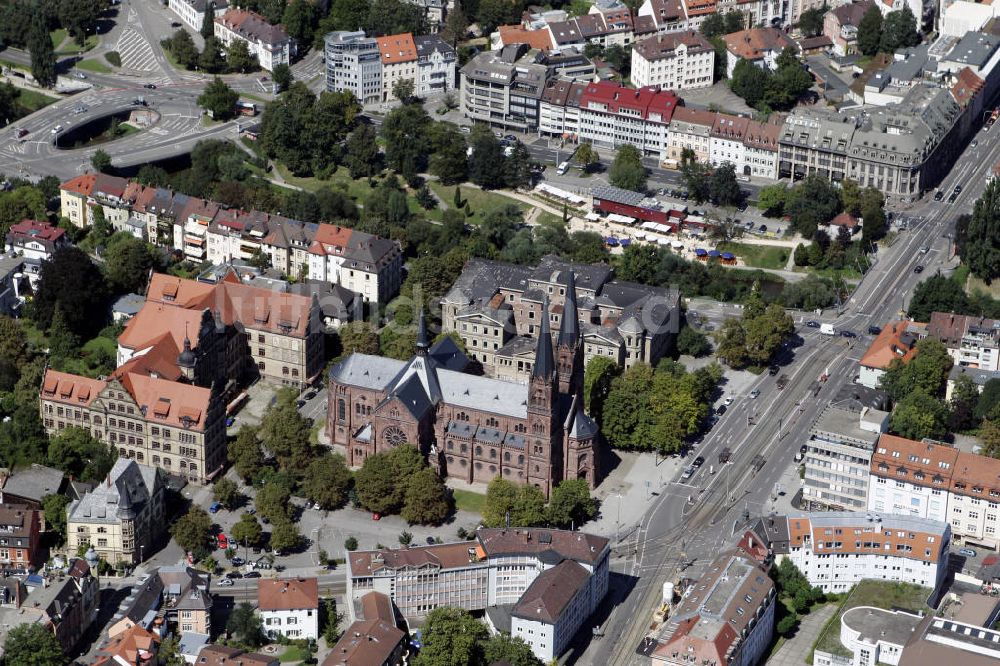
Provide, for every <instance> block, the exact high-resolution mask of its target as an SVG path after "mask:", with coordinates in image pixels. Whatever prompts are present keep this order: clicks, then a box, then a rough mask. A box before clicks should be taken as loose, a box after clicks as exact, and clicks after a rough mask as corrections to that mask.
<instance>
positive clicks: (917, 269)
mask: <svg viewBox="0 0 1000 666" xmlns="http://www.w3.org/2000/svg"><path fill="white" fill-rule="evenodd" d="M913 272H914V273H923V272H924V267H923V266H921V265H920V264H917V265H916V267H915V268H914V269H913Z"/></svg>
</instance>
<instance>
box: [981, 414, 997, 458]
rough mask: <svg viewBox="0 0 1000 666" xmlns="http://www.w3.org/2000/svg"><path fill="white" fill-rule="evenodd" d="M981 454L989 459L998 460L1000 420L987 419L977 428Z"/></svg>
mask: <svg viewBox="0 0 1000 666" xmlns="http://www.w3.org/2000/svg"><path fill="white" fill-rule="evenodd" d="M979 442H980V443H981V444H982V445H983V446H982V451H981V453H982V454H983V455H984V456H990V457H991V458H1000V420H996V419H987V420H985V421H983V423H982V425H980V426H979Z"/></svg>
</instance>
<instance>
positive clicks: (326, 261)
mask: <svg viewBox="0 0 1000 666" xmlns="http://www.w3.org/2000/svg"><path fill="white" fill-rule="evenodd" d="M308 262H309V264H308V265H309V279H311V280H322V281H323V282H330V283H334V284H339V285H340V286H342V287H344V288H345V289H349V290H351V291H353V292H356V293H358V294H360V295H361V297H362V299H363V300H364V302H365V303H388V302H389V301H390V300H392V299H393V298H395V296H396V294H398V293H399V288H400V285H401V282H402V274H403V253H402V251H401V250H400V249H399V245H397V244H396V242H395V241H391V240H388V239H385V238H380V237H379V236H373V235H372V234H367V233H365V232H363V231H355V230H353V229H349V228H347V227H340V226H336V225H333V224H320V225H319V226H318V228H317V229H316V232H315V235H314V236H313V239H312V243H311V244H310V245H309V250H308Z"/></svg>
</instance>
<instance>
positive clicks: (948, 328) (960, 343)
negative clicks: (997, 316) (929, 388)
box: [927, 312, 1000, 371]
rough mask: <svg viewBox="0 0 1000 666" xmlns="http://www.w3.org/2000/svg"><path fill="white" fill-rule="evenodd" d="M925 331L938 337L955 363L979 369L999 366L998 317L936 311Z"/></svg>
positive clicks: (999, 324)
mask: <svg viewBox="0 0 1000 666" xmlns="http://www.w3.org/2000/svg"><path fill="white" fill-rule="evenodd" d="M927 335H929V336H930V337H932V338H936V339H938V340H940V341H941V342H942V343H943V344H944V346H945V347H947V349H948V355H949V356H951V357H952V358H953V359H955V365H958V366H962V367H965V368H976V369H978V370H986V371H997V370H1000V321H996V320H993V319H986V318H984V317H970V316H967V315H958V314H954V313H950V312H935V313H933V314H931V320H930V321H929V322H927Z"/></svg>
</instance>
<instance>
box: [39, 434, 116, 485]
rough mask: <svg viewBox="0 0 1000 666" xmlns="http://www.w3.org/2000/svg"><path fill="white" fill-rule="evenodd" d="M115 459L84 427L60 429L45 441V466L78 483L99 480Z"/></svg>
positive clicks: (114, 454) (111, 451)
mask: <svg viewBox="0 0 1000 666" xmlns="http://www.w3.org/2000/svg"><path fill="white" fill-rule="evenodd" d="M117 459H118V454H117V452H116V451H114V450H113V449H112V448H111V447H109V446H108V445H107V444H105V443H104V442H102V441H101V440H99V439H97V438H95V437H92V436H91V434H90V431H89V430H86V429H84V428H79V427H76V426H71V427H69V428H64V429H63V430H60V431H59V432H58V433H56V434H55V435H54V436H53V437H52V438H51V439H50V440H49V450H48V461H49V464H50V465H52V466H53V467H56V468H58V469H61V470H62V471H63V472H65V473H66V474H67V475H69V476H73V477H75V478H77V479H79V480H80V481H84V482H94V481H102V480H103V479H104V477H106V476H107V475H108V472H110V471H111V468H112V467H114V464H115V461H116V460H117Z"/></svg>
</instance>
